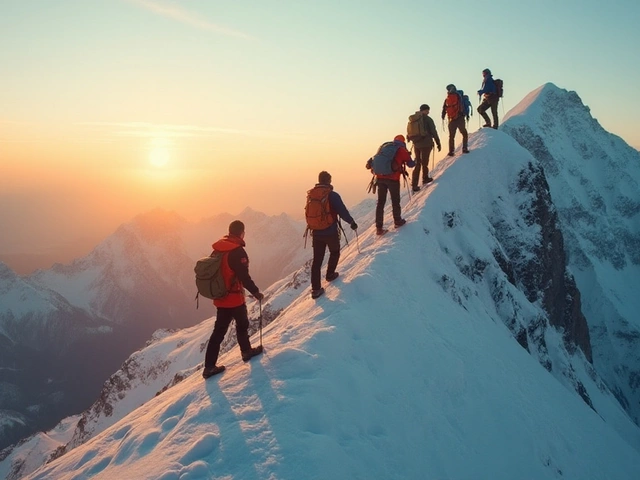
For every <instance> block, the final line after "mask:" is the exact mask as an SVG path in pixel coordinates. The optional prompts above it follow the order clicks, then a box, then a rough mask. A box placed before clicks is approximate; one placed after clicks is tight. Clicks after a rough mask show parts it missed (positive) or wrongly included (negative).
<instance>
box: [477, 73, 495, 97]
mask: <svg viewBox="0 0 640 480" xmlns="http://www.w3.org/2000/svg"><path fill="white" fill-rule="evenodd" d="M490 93H498V91H497V90H496V84H495V83H493V76H492V75H487V76H486V77H484V81H483V82H482V88H481V89H480V90H478V95H483V94H490Z"/></svg>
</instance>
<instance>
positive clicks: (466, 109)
mask: <svg viewBox="0 0 640 480" xmlns="http://www.w3.org/2000/svg"><path fill="white" fill-rule="evenodd" d="M458 94H459V95H460V98H462V114H463V115H464V116H465V117H468V116H470V115H473V108H471V100H469V95H465V94H464V92H463V91H462V90H458Z"/></svg>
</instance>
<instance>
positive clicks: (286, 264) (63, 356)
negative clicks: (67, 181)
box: [0, 209, 310, 448]
mask: <svg viewBox="0 0 640 480" xmlns="http://www.w3.org/2000/svg"><path fill="white" fill-rule="evenodd" d="M235 218H239V219H241V220H242V221H244V222H245V224H246V226H247V235H246V238H245V240H246V242H247V247H246V249H247V251H248V253H249V256H250V261H251V264H250V271H251V274H252V277H253V279H254V280H255V281H256V283H257V284H258V286H259V287H260V288H262V289H265V288H266V287H268V286H269V285H270V284H271V283H273V282H275V281H276V280H278V279H280V278H282V277H284V276H286V275H287V274H289V273H290V272H291V271H293V270H296V269H297V268H298V267H300V265H302V264H303V263H304V262H305V261H306V260H307V259H308V257H309V255H310V251H304V249H303V248H302V247H303V239H302V233H303V231H304V224H303V222H302V221H297V220H293V219H292V218H290V217H288V216H287V215H284V214H282V215H279V216H267V215H265V214H263V213H260V212H256V211H253V210H251V209H245V210H244V211H243V212H241V213H240V214H239V215H237V216H231V215H229V214H222V215H218V216H215V217H212V218H209V219H204V220H202V221H200V222H197V223H194V222H187V221H186V220H184V219H182V218H181V217H179V216H178V215H177V214H175V213H173V212H167V211H163V210H161V209H157V210H153V211H150V212H147V213H145V214H142V215H139V216H137V217H136V218H134V219H133V220H132V221H131V222H129V223H127V224H124V225H122V226H121V227H120V228H118V229H117V230H116V231H115V232H114V233H113V234H112V235H111V236H109V237H108V238H106V239H105V240H104V241H102V242H101V243H100V244H99V245H98V246H96V248H95V249H94V250H93V251H91V252H90V253H89V254H88V255H86V256H85V257H82V258H79V259H77V260H74V261H73V262H71V263H70V264H67V265H61V264H56V265H54V266H53V267H52V268H51V269H48V270H39V271H37V272H35V273H33V274H32V275H29V276H19V275H17V274H15V273H14V272H13V271H12V270H11V269H9V268H8V267H7V266H6V265H4V264H1V263H0V346H2V348H1V349H0V385H2V386H3V388H2V393H0V448H1V447H5V446H7V445H9V444H10V443H13V442H15V441H17V440H19V439H20V438H22V437H24V436H25V435H27V434H29V433H31V432H33V431H34V430H41V429H44V428H50V427H51V426H52V425H54V424H55V423H56V422H58V421H59V420H60V419H61V418H62V417H64V416H66V415H69V414H72V413H76V412H79V411H82V410H83V409H85V408H87V407H88V406H89V405H90V404H91V402H92V401H93V400H94V399H95V397H96V396H97V395H98V393H99V392H100V388H101V386H102V384H103V382H104V381H105V380H106V379H107V378H108V377H109V375H111V374H112V373H113V372H114V371H115V370H117V369H118V367H119V366H120V365H121V364H122V362H123V361H124V360H125V359H126V358H127V357H128V356H129V355H130V354H131V353H132V352H133V351H135V350H136V349H138V348H140V347H142V346H143V345H144V344H145V342H146V341H147V339H148V338H150V336H151V335H152V333H153V332H154V331H155V330H157V329H162V328H168V329H176V328H185V327H189V326H192V325H194V324H196V323H198V322H199V321H201V320H202V319H204V318H207V317H209V316H210V315H211V314H212V313H213V312H214V310H213V307H212V306H211V302H210V301H208V300H206V299H205V300H204V301H201V302H200V303H201V304H200V308H199V309H196V302H195V301H194V297H195V293H196V290H195V283H194V272H193V267H194V265H195V261H196V260H197V259H198V258H200V257H201V256H205V255H208V254H210V253H211V244H212V243H213V242H214V241H215V240H217V239H218V238H220V237H221V236H223V235H224V234H226V233H227V228H228V225H229V223H230V221H232V220H233V219H235Z"/></svg>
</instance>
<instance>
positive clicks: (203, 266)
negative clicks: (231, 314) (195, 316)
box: [193, 251, 227, 300]
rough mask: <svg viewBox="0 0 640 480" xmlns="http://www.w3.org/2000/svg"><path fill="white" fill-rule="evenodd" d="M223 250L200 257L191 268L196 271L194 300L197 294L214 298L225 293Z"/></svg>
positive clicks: (220, 296) (221, 296)
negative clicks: (196, 291) (196, 290)
mask: <svg viewBox="0 0 640 480" xmlns="http://www.w3.org/2000/svg"><path fill="white" fill-rule="evenodd" d="M224 255H225V254H224V253H223V252H216V251H214V252H213V253H212V254H211V255H209V256H208V257H202V258H201V259H200V260H198V261H197V262H196V266H195V268H194V269H193V270H194V272H195V273H196V288H197V289H198V293H197V294H196V300H197V299H198V295H202V296H203V297H205V298H210V299H211V300H214V299H216V298H223V297H225V296H226V295H227V286H226V285H225V283H224V278H223V276H222V260H223V259H224Z"/></svg>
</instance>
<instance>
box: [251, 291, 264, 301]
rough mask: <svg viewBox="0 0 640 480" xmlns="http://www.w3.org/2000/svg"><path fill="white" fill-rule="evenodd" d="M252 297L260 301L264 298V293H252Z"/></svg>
mask: <svg viewBox="0 0 640 480" xmlns="http://www.w3.org/2000/svg"><path fill="white" fill-rule="evenodd" d="M253 298H255V299H256V300H259V301H262V299H263V298H264V293H260V292H258V293H254V294H253Z"/></svg>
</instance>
